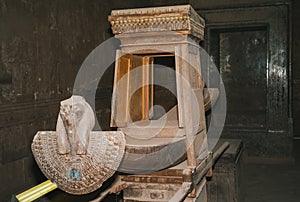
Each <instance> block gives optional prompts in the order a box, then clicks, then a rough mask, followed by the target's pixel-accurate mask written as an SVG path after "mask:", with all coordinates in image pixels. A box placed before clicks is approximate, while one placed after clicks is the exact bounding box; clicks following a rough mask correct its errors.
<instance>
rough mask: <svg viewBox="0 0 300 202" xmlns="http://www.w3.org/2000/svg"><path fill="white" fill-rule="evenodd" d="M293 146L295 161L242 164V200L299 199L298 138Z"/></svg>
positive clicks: (281, 201)
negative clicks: (288, 162) (277, 163)
mask: <svg viewBox="0 0 300 202" xmlns="http://www.w3.org/2000/svg"><path fill="white" fill-rule="evenodd" d="M294 148H295V150H294V154H295V163H291V164H279V165H270V164H269V165H262V164H247V165H245V166H244V171H243V173H244V178H243V180H244V187H243V189H244V193H245V196H244V202H299V201H300V140H298V141H297V142H295V145H294Z"/></svg>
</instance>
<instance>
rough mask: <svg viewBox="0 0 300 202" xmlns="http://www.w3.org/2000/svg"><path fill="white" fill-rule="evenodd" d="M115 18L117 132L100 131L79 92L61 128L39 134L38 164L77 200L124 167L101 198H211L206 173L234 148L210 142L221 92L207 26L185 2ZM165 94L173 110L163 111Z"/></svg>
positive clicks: (68, 103) (66, 107)
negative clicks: (205, 56) (207, 71)
mask: <svg viewBox="0 0 300 202" xmlns="http://www.w3.org/2000/svg"><path fill="white" fill-rule="evenodd" d="M109 22H110V23H111V26H112V30H113V33H114V34H115V37H116V38H118V39H119V40H120V42H121V44H120V49H119V50H117V53H116V62H115V75H114V92H113V97H112V109H111V127H115V128H117V131H92V128H93V126H94V122H95V120H94V113H93V110H92V109H91V108H90V106H89V105H88V104H87V103H86V102H85V100H84V98H82V97H81V96H72V97H71V98H70V99H68V100H65V101H62V102H61V110H60V115H59V117H58V122H57V130H56V131H53V132H51V131H42V132H38V133H37V135H36V136H35V138H34V141H33V144H32V151H33V154H34V156H35V159H36V161H37V163H38V165H39V166H40V168H41V170H42V171H43V173H44V174H45V176H46V177H47V178H48V179H50V180H51V183H53V184H55V185H57V186H58V188H60V189H62V190H64V191H66V192H68V193H71V194H86V193H90V192H92V191H94V190H96V189H98V188H100V187H101V185H102V183H103V182H104V181H106V180H107V179H108V178H110V177H111V176H112V175H113V174H114V173H115V171H118V173H117V175H118V177H117V179H116V182H115V183H113V184H112V185H111V187H110V188H108V189H107V190H106V191H105V192H103V194H102V195H101V196H100V197H99V198H98V199H96V200H95V201H99V200H101V199H103V197H104V196H105V195H106V194H108V193H112V192H113V193H118V192H120V191H121V190H123V199H124V200H125V201H203V202H205V201H206V191H205V187H206V186H205V185H206V177H205V176H207V175H212V165H213V163H214V161H215V160H216V158H217V157H218V156H219V155H220V154H221V153H222V151H224V149H225V148H226V147H228V145H223V146H222V147H221V148H220V150H218V152H216V154H212V153H211V152H210V151H209V150H208V146H207V133H206V132H207V129H206V118H205V109H208V108H209V107H210V106H211V105H212V103H213V102H214V101H215V100H216V98H217V96H218V95H217V94H218V91H217V90H216V89H209V90H207V89H205V88H204V86H205V84H204V81H203V79H202V77H201V66H200V49H199V42H200V41H201V40H203V36H204V27H205V22H204V20H203V19H202V18H201V17H200V16H199V15H198V14H197V13H196V12H195V11H194V10H193V8H192V7H191V6H190V5H183V6H170V7H154V8H142V9H127V10H113V11H112V13H111V15H110V16H109ZM166 63H170V65H168V66H169V67H166V66H165V64H166ZM164 74H165V75H164ZM163 89H168V91H169V92H170V91H172V95H169V94H168V93H167V91H163ZM159 93H160V94H159ZM160 95H164V96H165V98H164V99H166V100H167V104H166V105H165V106H164V108H165V109H166V111H167V113H161V112H160V110H159V109H160V108H159V107H157V105H159V103H158V99H157V98H158V97H159V96H160ZM172 96H173V98H174V99H173V98H172ZM168 98H170V100H173V101H172V102H171V101H170V102H169V101H168ZM171 98H172V99H171ZM17 198H18V197H17ZM19 198H20V196H19ZM23 198H24V196H23Z"/></svg>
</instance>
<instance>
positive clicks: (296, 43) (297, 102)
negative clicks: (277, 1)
mask: <svg viewBox="0 0 300 202" xmlns="http://www.w3.org/2000/svg"><path fill="white" fill-rule="evenodd" d="M299 17H300V1H296V0H294V1H293V6H292V29H293V30H292V36H293V38H292V55H293V57H292V67H293V118H294V136H295V137H300V51H299V48H300V34H299V33H300V21H299Z"/></svg>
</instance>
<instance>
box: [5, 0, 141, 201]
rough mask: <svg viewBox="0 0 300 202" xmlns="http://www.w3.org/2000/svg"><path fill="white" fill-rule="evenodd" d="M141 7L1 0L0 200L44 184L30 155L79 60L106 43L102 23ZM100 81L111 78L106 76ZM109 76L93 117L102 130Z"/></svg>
mask: <svg viewBox="0 0 300 202" xmlns="http://www.w3.org/2000/svg"><path fill="white" fill-rule="evenodd" d="M141 6H142V5H141V1H133V0H129V1H102V0H89V1H86V0H39V1H35V0H0V181H1V186H0V201H7V200H8V199H9V198H10V197H11V195H12V194H17V193H20V192H21V191H23V190H25V189H27V188H29V187H31V186H33V185H35V184H37V183H39V182H41V181H43V180H44V177H43V175H42V174H41V172H40V170H39V169H38V167H37V165H36V164H35V162H34V160H33V158H32V153H31V149H30V145H31V141H32V139H33V136H34V135H35V133H36V132H37V131H39V130H55V124H56V118H57V115H58V110H59V102H60V100H63V99H66V98H68V97H69V96H70V95H71V94H72V87H73V83H74V79H75V77H76V74H77V71H78V69H79V68H80V65H81V64H82V62H83V61H84V59H85V57H86V56H87V55H88V54H89V53H90V52H91V51H92V50H93V49H94V48H95V47H96V46H97V45H99V44H100V43H101V42H102V41H104V40H106V39H108V38H109V37H111V36H112V33H111V31H110V26H109V23H108V21H107V16H108V15H109V14H110V11H111V10H112V9H114V8H126V7H141ZM106 74H107V75H111V74H112V70H109V71H108V72H107V73H106ZM111 88H112V76H110V77H108V79H104V80H103V81H101V84H100V85H99V89H98V91H99V94H100V95H101V96H100V99H101V97H102V98H103V99H104V100H105V101H104V104H103V105H100V106H98V108H97V115H99V116H100V115H101V119H100V121H101V122H103V125H104V128H105V127H106V128H107V127H108V124H109V114H110V96H111V95H110V93H111Z"/></svg>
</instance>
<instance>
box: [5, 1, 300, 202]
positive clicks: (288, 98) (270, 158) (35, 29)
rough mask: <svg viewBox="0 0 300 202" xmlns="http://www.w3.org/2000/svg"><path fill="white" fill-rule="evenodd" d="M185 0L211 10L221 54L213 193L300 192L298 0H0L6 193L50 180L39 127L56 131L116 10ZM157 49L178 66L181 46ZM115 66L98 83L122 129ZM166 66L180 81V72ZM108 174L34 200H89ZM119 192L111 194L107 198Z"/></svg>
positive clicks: (273, 201) (214, 197)
mask: <svg viewBox="0 0 300 202" xmlns="http://www.w3.org/2000/svg"><path fill="white" fill-rule="evenodd" d="M185 4H190V5H191V6H192V7H193V8H194V9H195V11H196V12H197V13H198V14H199V15H200V16H202V17H203V19H205V22H206V27H205V35H204V40H203V41H201V43H200V45H201V46H202V47H203V48H204V49H205V50H206V51H207V52H208V54H209V55H210V57H211V58H212V60H213V61H214V63H215V64H216V66H217V68H218V70H219V72H220V75H221V77H222V79H223V82H224V86H225V90H226V98H227V115H226V121H225V126H224V129H223V132H222V135H221V141H228V142H229V143H230V147H229V149H227V150H226V151H225V152H224V154H223V155H222V156H221V157H220V158H219V161H218V162H217V163H216V164H215V166H214V169H213V176H212V177H210V178H211V179H210V180H209V179H208V181H207V185H206V186H207V188H206V189H207V202H298V201H300V192H299V189H300V115H299V114H300V100H299V99H300V98H299V97H300V52H299V51H297V49H298V47H300V34H299V32H300V21H299V17H300V16H299V13H300V1H297V0H207V1H203V0H173V1H171V0H148V1H140V0H126V1H122V0H112V1H105V0H52V1H47V0H39V1H35V0H0V48H1V51H0V146H1V148H0V183H1V185H0V201H16V199H15V197H16V195H17V194H19V193H22V192H24V191H25V190H27V189H29V188H31V187H33V186H35V185H37V184H39V183H42V182H44V181H45V180H46V177H45V176H44V175H43V173H42V172H41V170H40V168H39V167H38V165H37V164H36V162H35V160H34V157H33V154H32V151H31V143H32V141H33V137H34V135H35V134H36V133H37V131H55V127H56V122H57V116H58V113H59V107H60V101H61V100H64V99H67V98H69V97H70V96H71V95H72V92H73V85H74V81H75V78H76V76H77V73H78V70H79V69H80V67H81V65H82V63H83V62H84V60H85V58H86V57H87V56H88V55H89V54H90V52H91V51H93V50H94V49H95V48H96V47H97V46H98V45H100V44H101V43H103V42H104V41H106V40H108V39H110V38H111V37H113V36H114V34H113V33H112V31H111V25H110V23H109V21H108V16H109V15H110V13H111V11H112V10H115V9H128V8H143V7H156V6H171V5H185ZM152 58H153V62H154V64H157V65H163V66H168V67H171V68H173V69H174V66H175V59H174V57H173V56H169V55H167V56H165V57H158V56H155V55H153V56H152ZM114 68H115V66H114V64H111V65H110V66H109V67H108V68H107V70H106V71H105V72H104V75H103V76H102V77H101V80H100V82H99V84H98V87H97V90H96V97H95V114H96V115H95V116H96V118H97V120H98V122H99V125H100V127H101V129H102V130H114V129H113V128H111V127H110V118H111V102H112V93H113V79H114ZM154 75H155V71H154ZM159 76H161V77H162V78H164V79H162V80H164V82H166V83H175V74H174V75H163V76H162V75H159V74H158V75H157V77H159ZM153 88H154V91H155V92H156V93H155V94H154V95H153V97H152V99H153V103H154V105H161V106H163V108H164V110H165V111H168V110H170V109H171V108H172V107H174V106H175V105H177V100H176V94H175V95H174V94H172V93H171V92H170V91H169V90H168V89H166V88H163V87H159V86H153ZM298 96H299V97H298ZM153 110H154V111H153V114H152V115H151V116H150V115H149V116H150V118H149V119H153V120H158V119H159V118H161V117H162V114H161V113H162V111H161V109H160V108H154V109H153ZM208 117H209V114H208ZM221 141H220V143H221ZM113 178H114V177H113ZM110 182H111V179H110V180H108V181H107V182H105V183H104V184H103V186H102V187H101V188H100V189H99V190H97V191H95V192H93V193H90V194H87V195H82V196H76V195H71V194H67V193H65V192H63V191H61V190H59V189H56V190H54V191H52V192H50V193H48V194H46V195H44V196H42V197H40V198H39V199H37V200H36V201H45V202H46V201H47V202H48V201H49V202H50V201H51V202H52V201H53V202H60V201H90V200H93V199H94V198H96V197H97V196H98V195H99V194H100V192H101V191H103V190H104V189H105V188H106V187H108V186H109V184H110ZM121 198H122V193H120V194H119V195H116V194H110V195H108V196H107V197H106V198H105V200H104V201H121Z"/></svg>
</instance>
